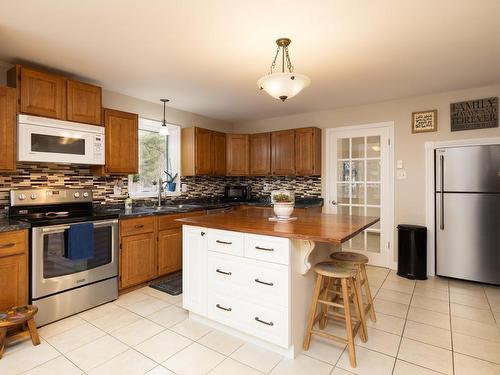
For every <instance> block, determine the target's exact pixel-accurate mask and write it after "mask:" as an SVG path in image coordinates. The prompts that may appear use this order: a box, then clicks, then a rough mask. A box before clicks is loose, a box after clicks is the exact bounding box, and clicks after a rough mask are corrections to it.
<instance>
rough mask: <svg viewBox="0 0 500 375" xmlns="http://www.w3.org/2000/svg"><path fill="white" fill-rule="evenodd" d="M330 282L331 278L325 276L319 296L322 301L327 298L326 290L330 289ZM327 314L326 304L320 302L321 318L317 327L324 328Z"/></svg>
mask: <svg viewBox="0 0 500 375" xmlns="http://www.w3.org/2000/svg"><path fill="white" fill-rule="evenodd" d="M331 282H332V279H331V278H330V277H327V278H326V282H325V291H324V292H323V294H322V295H321V297H320V298H321V299H322V300H323V301H327V300H328V292H329V290H330V285H331ZM327 314H328V305H326V304H324V303H322V304H321V319H320V320H319V328H320V329H324V328H325V327H326V324H327V322H328V315H327Z"/></svg>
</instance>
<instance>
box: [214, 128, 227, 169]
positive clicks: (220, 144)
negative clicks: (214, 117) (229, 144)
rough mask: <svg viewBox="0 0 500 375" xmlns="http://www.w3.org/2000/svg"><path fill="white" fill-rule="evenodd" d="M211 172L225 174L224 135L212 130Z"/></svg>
mask: <svg viewBox="0 0 500 375" xmlns="http://www.w3.org/2000/svg"><path fill="white" fill-rule="evenodd" d="M212 174H213V175H214V176H225V175H226V135H225V134H224V133H219V132H212Z"/></svg>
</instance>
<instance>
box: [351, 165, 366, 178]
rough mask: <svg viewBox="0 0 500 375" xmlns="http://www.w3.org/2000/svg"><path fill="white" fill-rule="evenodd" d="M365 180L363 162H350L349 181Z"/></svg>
mask: <svg viewBox="0 0 500 375" xmlns="http://www.w3.org/2000/svg"><path fill="white" fill-rule="evenodd" d="M364 180H365V161H364V160H356V161H353V162H352V174H351V181H358V182H363V181H364Z"/></svg>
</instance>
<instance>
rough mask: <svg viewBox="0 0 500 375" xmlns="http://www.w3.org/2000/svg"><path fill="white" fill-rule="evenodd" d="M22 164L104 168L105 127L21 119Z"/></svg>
mask: <svg viewBox="0 0 500 375" xmlns="http://www.w3.org/2000/svg"><path fill="white" fill-rule="evenodd" d="M17 140H18V142H17V159H18V161H29V162H49V163H73V164H89V165H104V147H105V146H104V127H102V126H94V125H87V124H81V123H77V122H71V121H62V120H55V119H50V118H45V117H38V116H27V115H19V116H18V132H17Z"/></svg>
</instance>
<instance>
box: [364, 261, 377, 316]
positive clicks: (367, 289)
mask: <svg viewBox="0 0 500 375" xmlns="http://www.w3.org/2000/svg"><path fill="white" fill-rule="evenodd" d="M361 276H362V277H363V280H364V284H365V285H364V286H365V293H366V299H367V301H368V304H369V305H370V319H371V320H372V322H376V321H377V316H376V315H375V307H374V306H373V298H372V292H371V291H370V284H369V283H368V275H367V274H366V267H365V265H364V264H362V265H361Z"/></svg>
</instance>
